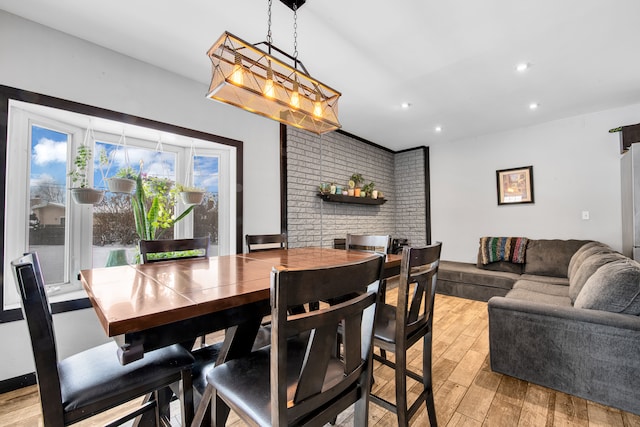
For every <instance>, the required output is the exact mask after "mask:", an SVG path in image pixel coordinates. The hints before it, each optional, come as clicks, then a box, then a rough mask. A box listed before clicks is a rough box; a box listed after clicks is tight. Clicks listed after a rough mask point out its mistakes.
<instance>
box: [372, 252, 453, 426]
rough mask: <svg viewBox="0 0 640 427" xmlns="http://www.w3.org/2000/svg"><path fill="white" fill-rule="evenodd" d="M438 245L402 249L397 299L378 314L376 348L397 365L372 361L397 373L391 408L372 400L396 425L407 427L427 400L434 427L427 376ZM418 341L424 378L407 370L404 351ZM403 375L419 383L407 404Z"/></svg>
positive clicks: (375, 397) (383, 360)
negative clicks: (417, 391) (391, 415)
mask: <svg viewBox="0 0 640 427" xmlns="http://www.w3.org/2000/svg"><path fill="white" fill-rule="evenodd" d="M441 248H442V243H441V242H438V243H435V244H433V245H430V246H425V247H408V246H406V247H404V248H403V250H402V261H401V265H400V280H399V284H398V298H397V301H396V302H395V304H394V305H391V304H386V303H385V304H381V305H380V308H379V310H378V313H377V315H376V322H375V332H374V341H373V345H374V347H378V348H380V349H381V350H385V351H387V352H392V353H394V354H395V362H393V361H391V360H389V359H387V358H386V357H383V356H378V355H377V354H374V355H373V358H374V360H376V361H378V362H380V363H382V364H383V365H386V366H389V367H391V368H393V369H394V370H395V390H396V402H395V404H393V403H391V402H389V401H388V400H386V399H384V398H382V397H380V396H379V395H376V394H374V393H373V392H372V393H371V401H372V402H373V403H376V404H378V405H380V406H382V407H383V408H385V409H387V410H389V411H392V412H395V413H396V415H397V418H398V425H399V426H407V425H408V423H409V420H410V419H411V417H412V416H413V415H414V414H415V413H416V412H417V411H418V409H419V408H420V404H421V403H422V402H425V404H426V408H427V412H428V415H429V422H430V424H431V425H432V426H437V420H436V410H435V405H434V401H433V386H432V378H431V343H432V335H433V305H434V299H435V294H436V282H437V279H438V265H439V263H440V251H441ZM421 339H422V340H423V343H422V374H419V373H416V372H414V371H412V370H410V369H409V367H408V364H407V350H409V349H410V348H411V347H412V346H413V345H414V344H416V343H417V342H418V341H420V340H421ZM407 377H409V378H411V379H413V380H415V381H418V382H419V383H422V391H421V392H420V394H419V396H418V397H417V398H416V400H415V401H414V402H413V403H412V404H411V405H410V406H409V402H408V401H407Z"/></svg>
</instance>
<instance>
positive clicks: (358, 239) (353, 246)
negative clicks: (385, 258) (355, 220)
mask: <svg viewBox="0 0 640 427" xmlns="http://www.w3.org/2000/svg"><path fill="white" fill-rule="evenodd" d="M390 241H391V236H390V235H386V236H370V235H362V234H347V240H346V248H347V250H358V251H368V252H379V253H383V254H386V253H387V252H388V250H389V243H390Z"/></svg>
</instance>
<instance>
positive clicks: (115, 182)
mask: <svg viewBox="0 0 640 427" xmlns="http://www.w3.org/2000/svg"><path fill="white" fill-rule="evenodd" d="M107 185H108V186H109V191H111V192H112V193H132V192H133V190H134V188H136V182H135V181H134V180H132V179H129V178H107Z"/></svg>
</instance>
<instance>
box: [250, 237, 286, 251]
mask: <svg viewBox="0 0 640 427" xmlns="http://www.w3.org/2000/svg"><path fill="white" fill-rule="evenodd" d="M245 238H246V241H247V250H248V251H249V252H258V251H268V250H272V249H287V235H286V234H285V233H281V234H247V235H246V237H245Z"/></svg>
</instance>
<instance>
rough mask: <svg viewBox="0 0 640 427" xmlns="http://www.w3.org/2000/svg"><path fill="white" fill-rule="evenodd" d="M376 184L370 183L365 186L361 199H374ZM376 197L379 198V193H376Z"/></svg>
mask: <svg viewBox="0 0 640 427" xmlns="http://www.w3.org/2000/svg"><path fill="white" fill-rule="evenodd" d="M375 186H376V184H375V183H374V182H370V183H368V184H365V185H364V186H363V187H362V192H361V193H360V197H373V191H374V188H375ZM376 196H377V192H376Z"/></svg>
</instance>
